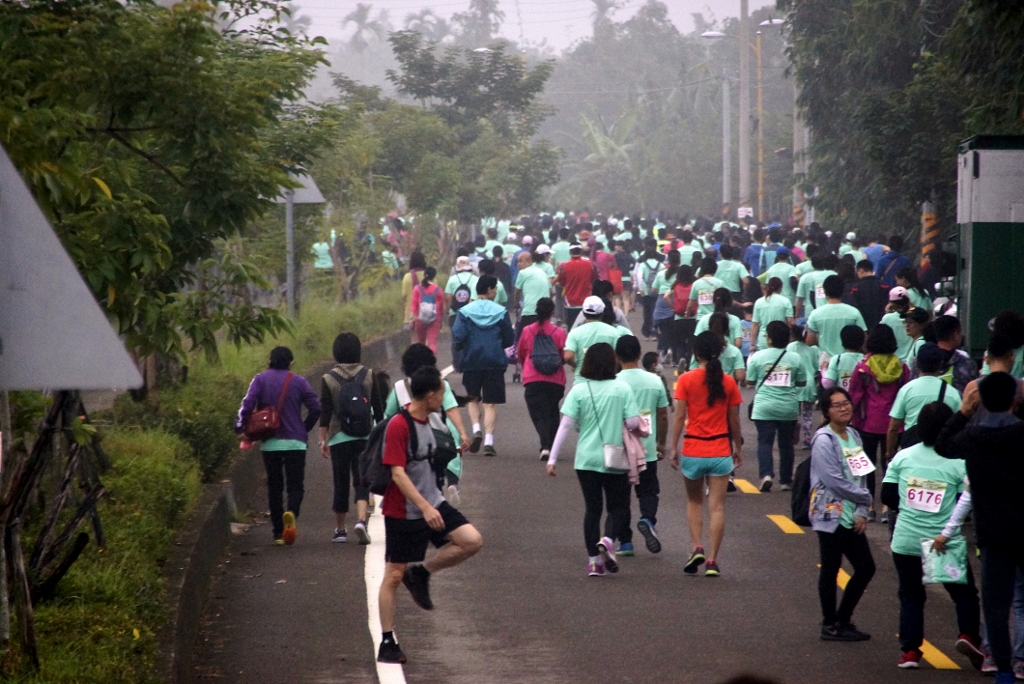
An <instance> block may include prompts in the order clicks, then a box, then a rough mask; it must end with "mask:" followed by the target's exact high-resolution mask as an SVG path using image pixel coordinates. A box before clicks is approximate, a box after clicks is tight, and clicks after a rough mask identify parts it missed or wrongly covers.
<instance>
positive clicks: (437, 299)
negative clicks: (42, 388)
mask: <svg viewBox="0 0 1024 684" xmlns="http://www.w3.org/2000/svg"><path fill="white" fill-rule="evenodd" d="M945 275H948V274H945V273H942V272H941V269H940V268H938V267H937V266H935V265H929V264H927V263H925V264H918V265H915V264H914V263H913V261H912V259H911V257H910V256H907V255H905V254H903V241H902V239H901V238H900V237H899V236H898V235H894V236H889V237H884V236H878V237H875V236H858V235H856V234H854V233H848V234H845V235H839V234H833V233H831V232H829V231H826V230H824V229H822V228H821V227H819V226H817V225H816V224H812V225H811V226H810V227H809V228H808V229H806V230H805V229H795V230H787V229H784V228H783V227H782V226H779V225H770V226H764V227H762V226H754V225H751V226H743V227H741V226H739V225H736V224H730V223H726V222H722V223H718V224H712V223H710V222H706V221H692V222H691V221H679V222H672V221H665V222H662V221H659V220H657V219H644V220H640V219H630V218H626V217H620V218H614V217H608V218H604V217H596V218H595V219H593V220H591V219H590V218H589V217H587V216H586V215H582V216H575V215H571V214H570V215H569V216H563V215H561V214H558V215H555V216H549V215H544V216H541V217H536V218H534V219H530V220H523V221H521V222H519V224H518V225H517V224H508V223H506V224H504V225H501V224H498V225H495V226H493V227H489V228H488V229H486V231H485V232H484V233H483V234H482V235H480V236H478V237H477V239H476V240H474V241H472V242H469V243H467V244H465V245H463V246H462V247H460V248H459V250H458V255H457V258H456V261H455V265H454V267H453V268H452V269H451V271H450V273H448V274H447V278H446V279H444V278H442V280H443V281H444V283H445V284H444V286H442V285H441V283H439V282H438V278H439V274H438V271H437V268H436V267H434V266H431V265H428V264H427V263H426V259H425V258H424V256H423V254H422V253H420V252H415V251H414V252H412V253H411V255H410V257H409V261H408V272H407V273H406V274H405V276H404V280H403V292H404V296H405V304H404V306H405V310H406V312H407V326H408V329H409V330H410V332H411V344H410V346H409V347H408V349H406V350H405V352H404V354H403V356H402V372H403V374H404V375H405V378H404V379H399V380H397V381H395V382H394V383H393V384H392V383H391V381H390V378H388V377H387V375H386V374H385V373H383V372H382V371H381V369H369V368H366V367H364V366H363V365H362V363H361V350H360V342H359V340H358V338H356V337H355V336H354V335H352V334H347V333H343V334H341V335H339V336H338V338H337V340H336V341H335V344H334V349H333V353H334V359H335V361H336V364H337V365H335V367H334V368H333V369H332V370H331V371H330V372H329V373H327V374H326V375H324V376H323V378H322V380H321V381H320V387H319V388H318V390H319V391H316V390H314V389H313V388H311V387H310V385H309V384H308V383H307V382H306V381H305V380H304V379H303V378H302V377H301V376H298V375H295V374H293V373H292V372H291V371H290V370H289V368H290V365H291V362H292V356H291V352H290V351H289V350H287V349H286V348H283V347H282V348H278V349H275V350H274V351H273V352H272V354H271V358H270V367H269V369H268V370H266V371H264V372H262V373H260V374H259V375H257V376H256V377H255V378H254V380H253V382H252V384H251V386H250V388H249V391H248V393H247V395H246V397H245V399H244V400H243V402H242V407H241V409H240V411H239V414H238V420H237V422H236V425H235V429H236V431H237V432H239V433H240V434H249V433H250V430H249V426H250V424H252V423H254V422H258V421H255V420H254V417H259V418H260V419H261V420H262V419H265V418H266V417H267V416H266V414H267V413H268V412H272V411H276V418H275V420H276V421H277V424H276V432H275V433H274V434H273V436H272V437H266V436H264V437H262V441H261V450H262V452H263V459H264V462H265V464H266V468H267V480H268V494H269V503H270V506H269V508H270V517H271V527H272V534H273V537H274V540H275V542H276V543H280V544H285V545H287V544H290V543H292V542H294V540H295V536H296V518H297V517H298V514H299V510H300V506H301V502H302V495H303V476H304V475H303V473H304V470H303V467H304V463H305V453H306V435H307V434H308V433H309V432H310V430H312V429H313V428H314V427H315V426H317V425H319V447H320V450H321V453H322V455H323V457H324V458H329V459H330V460H331V462H332V465H333V472H334V486H335V496H334V502H333V510H334V513H335V514H336V516H337V524H336V530H335V532H334V537H333V539H334V541H336V542H345V541H348V528H347V523H348V520H349V517H348V513H349V509H350V501H349V497H350V493H351V491H350V490H351V489H354V501H355V508H356V512H355V515H356V517H355V521H354V527H353V533H354V535H355V537H356V538H357V540H358V542H359V543H360V544H369V543H370V542H371V540H370V537H369V533H368V531H367V526H366V522H367V516H369V515H370V514H371V513H372V508H373V497H372V496H371V495H370V494H371V489H373V490H374V491H377V492H378V493H382V494H383V498H382V500H381V505H380V510H381V513H382V514H383V516H384V521H385V532H386V535H385V537H386V538H385V540H384V544H385V561H386V572H385V578H384V581H383V583H382V586H381V589H380V597H379V598H380V602H379V604H380V612H381V615H380V618H381V626H382V630H383V634H382V640H381V645H380V650H379V654H378V659H379V660H380V661H382V662H405V654H404V653H403V652H402V649H401V648H400V646H399V645H398V642H397V639H396V638H395V636H394V630H393V625H394V617H395V599H396V593H397V591H398V587H399V585H400V584H404V585H405V587H406V588H407V589H408V590H409V591H410V593H411V595H412V598H413V599H414V601H415V602H416V604H417V605H419V606H420V607H421V608H424V609H427V610H430V609H431V608H432V607H433V605H432V602H431V599H430V591H429V580H430V577H431V576H432V574H433V573H435V572H438V571H440V570H443V569H445V568H448V567H451V566H453V565H456V564H458V563H460V562H462V561H464V560H466V559H467V558H469V557H471V556H472V555H474V554H475V553H477V552H478V551H479V550H480V549H481V548H482V545H483V539H482V537H481V535H480V533H479V532H478V531H477V530H476V529H475V528H474V527H473V526H472V525H471V524H470V522H469V521H468V520H467V519H466V517H465V516H464V515H463V514H462V513H460V512H459V510H458V508H457V506H458V505H459V503H460V499H461V496H462V493H461V490H460V478H461V473H462V468H463V456H464V455H466V454H478V453H482V455H483V456H486V457H498V456H499V454H500V455H502V456H506V457H507V456H511V455H512V454H511V453H510V452H511V449H510V448H509V447H508V446H507V445H505V444H503V443H502V442H500V441H499V439H498V437H499V435H501V433H502V430H501V428H500V426H499V415H500V407H501V406H502V405H503V404H505V403H506V386H507V380H506V378H507V371H508V368H509V366H511V367H512V368H513V373H512V382H521V383H522V384H523V387H524V392H523V396H524V399H525V402H526V404H527V408H528V410H529V415H530V418H531V420H532V422H533V425H534V427H535V429H536V433H537V440H538V441H537V450H536V452H535V454H534V455H533V457H535V458H539V460H540V461H542V462H543V463H544V466H543V467H544V468H546V472H547V474H548V475H549V476H551V477H556V476H558V475H560V474H562V473H563V472H564V471H563V470H562V466H561V465H560V463H571V464H572V468H573V471H574V473H575V476H576V478H577V480H578V481H579V485H580V491H581V493H582V496H583V504H584V505H583V509H584V519H583V530H584V534H583V539H582V542H583V545H584V547H585V550H586V564H585V571H586V573H587V574H588V575H589V576H592V577H604V576H606V575H608V574H615V573H617V572H618V570H619V564H620V559H621V558H623V557H628V556H632V555H633V554H634V553H635V552H636V549H635V547H634V544H633V541H634V537H633V530H634V524H633V520H632V518H631V497H632V496H633V494H635V496H636V499H637V503H638V507H639V514H640V515H639V518H638V519H637V520H636V521H635V530H636V532H638V533H639V536H640V537H641V538H642V540H643V545H644V547H645V548H646V549H647V551H648V552H650V553H659V552H660V551H661V549H662V543H663V542H662V539H661V538H660V537H659V534H658V506H659V492H660V487H659V479H658V478H659V472H658V471H659V468H663V466H664V463H665V462H667V465H669V466H670V467H671V468H673V469H675V470H679V471H681V473H682V475H683V477H684V481H685V485H686V497H687V507H686V510H687V520H688V524H689V531H690V540H689V543H690V554H689V558H688V560H687V561H686V563H685V564H684V565H683V567H681V568H680V571H681V572H683V573H686V574H697V573H698V572H700V571H701V569H703V573H704V575H705V576H706V577H718V576H720V575H721V574H722V573H724V572H727V571H728V568H723V567H722V566H721V563H720V558H719V552H720V549H721V547H722V544H723V538H724V530H725V507H726V501H727V498H728V496H727V495H728V492H730V491H734V490H735V486H736V485H735V482H734V480H733V473H734V471H735V469H736V468H737V467H738V466H740V464H741V463H742V461H743V459H744V458H745V457H748V458H752V459H754V460H756V464H757V470H758V483H757V486H758V488H759V489H760V491H761V492H765V493H767V492H771V491H773V488H776V485H777V489H778V490H781V491H785V492H791V494H790V496H792V500H793V502H794V506H793V519H794V521H796V522H797V523H799V524H803V525H806V526H809V527H811V528H813V530H814V531H815V532H816V535H817V538H818V542H819V547H820V575H819V583H818V594H819V600H820V605H821V612H822V622H821V633H820V636H821V639H823V640H829V641H862V640H866V639H868V638H870V637H869V635H868V634H866V633H864V632H863V631H861V630H859V629H858V628H857V627H856V625H855V624H854V623H853V621H852V618H853V614H854V611H855V608H856V606H857V603H858V601H859V600H860V598H861V596H862V595H863V593H864V590H865V588H866V587H867V586H868V584H869V583H870V581H871V579H872V577H873V575H874V573H875V572H876V563H875V559H874V557H873V554H872V551H871V548H870V546H869V544H868V541H867V537H866V536H865V531H866V529H867V527H868V525H869V524H871V523H878V524H885V525H887V526H888V534H889V537H890V539H891V552H892V563H893V565H892V567H893V568H894V569H895V573H896V576H897V578H898V582H899V600H900V615H899V645H900V657H899V659H898V661H897V664H898V666H899V667H900V668H915V667H917V666H918V664H919V662H920V660H921V657H922V651H921V648H922V643H923V640H924V604H925V595H926V593H925V585H926V584H930V583H935V584H942V585H943V587H944V588H945V590H946V591H947V592H948V593H949V595H950V597H951V598H952V600H953V601H954V603H955V605H956V614H957V622H958V631H959V638H958V639H957V641H956V649H957V651H959V652H960V653H962V654H964V655H965V656H967V657H968V658H969V659H970V660H971V662H972V664H974V665H975V666H976V667H977V668H978V669H979V670H981V671H982V672H986V673H995V674H996V681H997V682H1000V683H1005V682H1010V681H1013V680H1014V678H1015V676H1016V678H1017V679H1024V496H1022V495H1021V488H1022V486H1024V458H1022V457H1021V454H1022V452H1021V446H1020V445H1021V444H1024V422H1022V421H1021V419H1020V418H1019V417H1018V413H1020V414H1022V415H1024V398H1022V396H1021V378H1022V376H1024V317H1022V316H1021V315H1020V314H1018V313H1016V312H1013V311H1004V312H1001V313H1000V314H998V315H997V316H996V317H995V318H994V319H993V320H992V321H991V323H990V329H991V339H990V341H989V343H988V347H987V352H986V355H985V359H984V363H983V364H982V365H981V367H980V368H979V364H978V363H977V362H976V361H975V360H973V359H971V358H970V357H968V355H967V354H965V353H964V352H963V351H962V350H960V346H961V342H962V334H961V326H960V321H958V319H957V318H956V317H955V316H953V315H949V314H942V313H941V312H939V311H935V310H934V308H935V307H933V304H932V298H933V297H934V296H935V285H936V283H939V282H940V281H941V279H942V278H943V276H945ZM634 310H637V311H638V312H642V319H641V322H640V324H639V325H638V329H637V330H634V329H633V328H632V327H631V324H630V321H629V318H628V314H630V313H631V312H632V311H634ZM637 318H640V316H639V315H638V316H637ZM445 322H447V324H448V327H449V328H450V331H451V334H450V341H451V354H452V360H453V363H452V365H453V368H454V371H455V372H456V373H457V374H458V375H459V376H460V380H461V383H460V384H461V387H456V388H453V387H452V386H450V385H449V383H448V381H447V380H446V379H445V378H444V377H443V376H442V373H441V371H440V370H439V369H438V364H437V358H436V353H437V346H438V343H439V342H438V340H439V339H441V338H440V333H441V330H442V326H443V325H444V324H445ZM642 340H645V341H648V342H651V341H655V340H656V342H657V345H656V347H657V351H656V352H655V351H651V352H648V353H646V354H644V353H643V349H642ZM570 378H571V382H570ZM741 387H750V388H753V390H754V391H753V395H752V399H751V400H750V401H749V402H748V403H747V406H746V410H745V414H746V415H745V416H742V415H741V414H742V413H743V412H742V411H741V406H742V404H743V400H742V397H741V394H740V388H741ZM303 406H304V407H305V418H303V417H302V415H303V411H302V409H303ZM462 407H465V408H466V409H467V414H468V421H466V422H464V420H463V414H462V411H461V408H462ZM392 417H394V419H392ZM745 420H746V421H750V422H752V423H753V425H754V426H755V427H756V432H757V443H756V445H752V447H753V448H745V446H744V444H743V437H742V432H741V424H742V421H745ZM375 425H376V427H375ZM249 436H250V437H253V436H254V435H252V434H249ZM573 442H574V446H573ZM797 451H807V452H809V456H808V457H806V458H800V459H798V457H797ZM515 455H516V456H520V455H521V454H515ZM374 459H376V460H374ZM798 461H802V462H801V463H799V465H798ZM367 463H369V464H370V465H371V466H373V465H375V464H376V465H377V466H378V467H377V469H376V471H375V472H376V475H375V476H374V477H371V476H370V475H368V472H369V471H368V470H367ZM381 473H383V477H381ZM285 492H287V505H285V503H284V493H285ZM705 515H706V517H707V525H706V526H705V524H704V518H705ZM969 516H973V525H974V532H973V535H970V534H969V535H968V538H970V539H972V540H973V543H972V544H971V545H970V546H971V548H970V549H969V544H968V542H967V540H966V539H965V536H964V535H963V531H962V526H963V525H964V522H965V520H967V519H968V517H969ZM430 544H433V545H434V546H435V547H437V549H438V550H437V552H436V553H434V554H432V555H431V557H430V558H429V559H427V558H426V551H427V547H428V545H430ZM975 547H976V548H977V549H978V552H979V555H980V567H981V582H980V584H981V599H979V592H978V589H977V584H976V582H975V577H974V571H973V570H972V567H971V562H970V560H969V559H968V554H969V550H970V552H973V550H974V548H975ZM844 557H845V558H846V559H847V560H848V561H849V562H850V564H851V565H852V567H853V569H854V572H853V574H852V576H851V577H850V580H849V582H848V584H847V586H846V588H845V591H844V592H843V595H842V600H841V601H840V602H839V603H838V605H837V600H836V599H837V596H836V579H837V576H838V573H839V571H840V565H841V562H842V559H843V558H844ZM582 560H583V557H582V554H581V565H582ZM982 616H984V620H982ZM1011 618H1012V622H1013V629H1012V632H1011V629H1010V622H1011ZM1011 633H1012V640H1011Z"/></svg>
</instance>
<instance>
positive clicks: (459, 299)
mask: <svg viewBox="0 0 1024 684" xmlns="http://www.w3.org/2000/svg"><path fill="white" fill-rule="evenodd" d="M453 277H454V278H457V279H458V281H459V286H458V287H457V288H455V292H453V293H452V313H451V315H453V316H454V315H455V314H456V313H458V311H459V309H461V308H462V307H464V306H466V305H467V304H469V302H470V301H471V300H472V299H473V293H472V292H470V291H469V283H468V282H464V281H463V280H462V279H461V278H459V275H458V274H456V275H454V276H453ZM470 280H472V276H470Z"/></svg>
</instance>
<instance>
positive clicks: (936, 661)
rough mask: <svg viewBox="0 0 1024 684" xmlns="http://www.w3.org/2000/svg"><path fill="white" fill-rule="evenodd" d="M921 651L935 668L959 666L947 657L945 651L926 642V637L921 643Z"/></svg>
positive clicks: (948, 668)
mask: <svg viewBox="0 0 1024 684" xmlns="http://www.w3.org/2000/svg"><path fill="white" fill-rule="evenodd" d="M921 653H922V654H923V655H924V659H925V660H927V661H928V663H929V664H930V665H931V666H932V667H934V668H935V669H936V670H959V669H960V666H959V665H957V664H956V663H954V662H953V661H952V660H950V659H949V656H947V655H946V654H945V653H943V652H942V651H940V650H939V649H937V648H935V647H934V646H933V645H932V644H930V643H928V640H927V639H926V640H925V641H924V642H922V643H921Z"/></svg>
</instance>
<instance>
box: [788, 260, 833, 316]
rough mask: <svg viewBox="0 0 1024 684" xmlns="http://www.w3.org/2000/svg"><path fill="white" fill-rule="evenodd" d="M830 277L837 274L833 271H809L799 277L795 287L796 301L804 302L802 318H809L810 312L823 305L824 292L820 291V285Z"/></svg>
mask: <svg viewBox="0 0 1024 684" xmlns="http://www.w3.org/2000/svg"><path fill="white" fill-rule="evenodd" d="M832 275H837V274H836V272H835V271H811V272H810V273H808V274H807V275H804V276H801V277H800V282H799V283H797V286H796V296H797V299H801V298H802V299H803V300H804V316H808V317H809V316H810V315H811V312H812V311H814V310H815V309H816V308H819V307H821V306H823V305H824V304H825V291H824V290H823V289H822V283H824V282H825V278H828V277H829V276H832ZM812 292H813V293H814V300H815V301H814V302H812V301H811V293H812Z"/></svg>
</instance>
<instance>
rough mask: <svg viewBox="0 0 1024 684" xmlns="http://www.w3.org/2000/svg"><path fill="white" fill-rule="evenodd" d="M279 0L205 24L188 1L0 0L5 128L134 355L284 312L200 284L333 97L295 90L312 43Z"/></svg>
mask: <svg viewBox="0 0 1024 684" xmlns="http://www.w3.org/2000/svg"><path fill="white" fill-rule="evenodd" d="M285 7H286V5H285V4H284V0H282V2H269V1H263V0H232V2H228V3H226V4H223V5H221V9H220V10H218V13H217V16H216V19H217V20H218V21H219V22H220V26H221V27H222V28H221V29H219V30H218V28H217V26H216V25H215V23H214V19H215V17H214V15H213V13H212V11H211V10H212V8H211V6H210V5H208V4H206V3H204V2H199V1H198V0H189V1H186V2H181V3H177V4H175V5H173V6H172V7H161V6H159V5H156V4H154V3H149V2H127V3H120V2H114V1H113V0H73V1H71V2H57V1H55V0H26V1H25V2H18V3H2V4H0V44H2V45H3V46H4V49H3V50H2V51H0V73H2V74H4V75H5V77H4V78H2V79H0V142H2V143H3V144H4V146H5V147H6V148H7V150H8V151H9V153H10V154H11V156H12V158H13V160H14V162H15V164H16V165H17V166H18V168H19V169H20V170H21V171H22V173H23V174H24V176H25V177H26V180H27V181H28V183H29V185H30V186H31V188H32V190H33V192H34V193H35V196H36V198H37V200H38V201H39V202H40V204H41V205H42V206H43V209H44V211H45V212H46V213H47V214H48V215H49V218H50V220H51V222H52V223H53V225H54V228H55V229H56V230H57V232H58V234H59V235H60V237H61V239H62V241H63V242H64V245H65V247H66V248H67V249H68V251H69V253H70V254H71V256H72V259H73V260H74V261H75V263H76V265H77V266H78V268H79V269H80V271H81V272H82V274H83V276H84V277H85V279H86V282H87V283H88V284H89V286H90V287H91V289H92V291H93V293H94V295H95V296H96V297H97V299H98V300H99V301H100V304H101V305H102V306H103V307H104V308H105V309H106V311H107V313H108V315H109V316H110V317H111V318H112V320H113V322H114V323H115V326H116V327H117V329H118V331H119V332H120V333H121V334H123V335H124V336H125V340H126V342H127V344H128V346H129V347H130V348H131V349H132V350H134V351H136V352H138V353H140V354H149V353H153V352H159V353H164V354H175V355H179V356H181V355H182V354H184V349H185V347H184V339H183V332H186V331H185V328H188V330H187V334H188V335H190V338H191V341H192V343H193V344H195V345H201V346H206V347H207V348H210V344H211V340H212V339H213V336H214V335H215V334H216V333H217V332H218V331H223V332H224V333H225V334H226V335H227V337H228V338H229V339H232V340H242V341H244V340H248V339H259V338H260V337H262V336H263V335H264V334H267V333H274V332H277V331H279V330H280V329H282V328H283V327H284V326H286V323H285V321H284V320H283V318H282V316H281V315H280V314H279V313H278V312H277V311H276V310H273V309H265V308H263V309H261V308H258V307H251V306H249V305H248V303H247V302H245V301H232V302H230V303H227V304H224V305H223V306H219V307H218V306H211V304H210V300H209V297H210V295H209V293H208V292H204V291H203V288H202V287H200V288H199V289H198V290H196V289H195V286H196V283H197V280H198V279H200V278H204V277H208V276H209V271H208V269H204V267H203V266H201V265H202V264H203V263H204V262H205V260H207V259H209V258H211V257H212V256H213V255H214V253H215V248H216V245H217V242H218V240H220V239H222V238H224V237H227V236H230V235H233V234H236V233H237V232H238V231H239V230H240V229H241V228H242V227H243V226H244V225H245V224H246V222H248V221H250V220H252V219H254V218H256V217H258V216H260V215H261V214H262V213H264V212H265V211H267V209H268V208H269V207H270V206H271V205H270V200H269V198H272V197H274V196H276V195H277V190H278V187H279V186H280V185H282V184H284V183H287V182H288V181H287V175H286V172H287V171H288V170H292V169H295V168H297V167H299V166H301V165H304V164H307V163H308V162H309V161H310V159H311V154H312V153H313V150H314V149H315V148H316V147H317V146H318V145H320V144H322V143H323V141H324V140H325V139H326V138H325V131H327V130H329V129H330V128H331V127H332V126H333V116H334V113H335V110H334V109H333V108H331V107H318V106H299V105H297V104H295V102H297V101H298V100H299V98H301V96H302V90H301V89H302V88H303V86H304V85H305V83H306V82H307V80H308V79H309V77H310V75H311V74H312V72H313V69H314V68H315V67H316V65H317V64H318V63H319V62H320V60H321V54H320V52H319V51H318V50H317V49H315V43H316V42H317V41H311V40H307V39H304V38H299V37H294V36H292V35H291V34H290V33H288V32H287V31H284V30H282V29H280V28H279V27H277V26H276V22H277V21H278V20H279V19H280V18H281V16H282V15H283V14H284V13H285ZM258 16H262V17H263V18H257V17H258ZM239 26H247V27H248V28H239ZM221 266H222V268H223V269H224V270H225V271H228V274H227V279H228V280H229V281H233V283H234V284H237V283H238V281H239V279H241V280H245V279H248V280H249V281H250V282H252V283H255V284H259V279H258V276H257V275H256V274H255V272H253V271H252V270H250V269H245V268H233V267H230V268H229V267H228V264H221ZM232 286H233V285H232ZM193 299H197V300H198V301H192V300H193ZM228 309H231V310H230V311H229V310H228Z"/></svg>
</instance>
